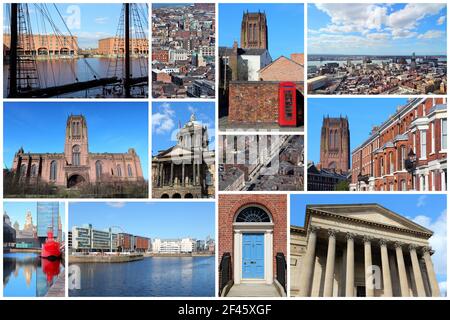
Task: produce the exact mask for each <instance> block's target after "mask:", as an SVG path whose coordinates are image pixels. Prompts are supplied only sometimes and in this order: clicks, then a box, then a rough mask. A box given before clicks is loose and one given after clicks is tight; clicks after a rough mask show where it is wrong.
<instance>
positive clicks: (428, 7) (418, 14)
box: [387, 3, 445, 29]
mask: <svg viewBox="0 0 450 320" xmlns="http://www.w3.org/2000/svg"><path fill="white" fill-rule="evenodd" d="M443 8H445V4H444V3H408V4H407V5H406V6H405V7H404V8H403V9H401V10H398V11H395V12H393V13H392V14H390V15H389V17H388V21H387V25H388V26H390V27H392V28H394V29H397V28H400V29H414V28H415V27H417V25H418V23H419V21H420V20H422V19H423V18H425V17H428V16H432V15H435V14H438V13H439V12H440V11H441V10H442V9H443Z"/></svg>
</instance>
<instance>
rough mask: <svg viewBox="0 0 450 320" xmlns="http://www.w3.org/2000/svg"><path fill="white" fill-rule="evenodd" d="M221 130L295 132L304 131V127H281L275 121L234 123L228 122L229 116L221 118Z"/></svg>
mask: <svg viewBox="0 0 450 320" xmlns="http://www.w3.org/2000/svg"><path fill="white" fill-rule="evenodd" d="M219 130H220V131H235V130H243V131H270V130H274V132H277V133H278V132H280V133H283V132H295V133H303V131H304V127H303V126H299V127H280V126H279V125H277V124H273V123H259V122H258V123H239V124H237V123H233V124H228V117H222V118H219Z"/></svg>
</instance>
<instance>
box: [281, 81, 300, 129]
mask: <svg viewBox="0 0 450 320" xmlns="http://www.w3.org/2000/svg"><path fill="white" fill-rule="evenodd" d="M278 124H279V125H280V126H289V127H295V126H297V89H296V87H295V83H293V82H280V84H279V87H278Z"/></svg>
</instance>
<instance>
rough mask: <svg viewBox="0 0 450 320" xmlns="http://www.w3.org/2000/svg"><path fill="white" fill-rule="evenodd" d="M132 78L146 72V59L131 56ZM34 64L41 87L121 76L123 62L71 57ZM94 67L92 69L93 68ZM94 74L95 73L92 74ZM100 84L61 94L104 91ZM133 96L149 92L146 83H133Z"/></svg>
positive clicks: (85, 95) (5, 81)
mask: <svg viewBox="0 0 450 320" xmlns="http://www.w3.org/2000/svg"><path fill="white" fill-rule="evenodd" d="M131 62H132V63H131V64H132V68H131V69H132V70H131V74H132V77H133V78H139V77H144V76H148V59H147V58H132V59H131ZM36 66H37V70H38V75H39V82H40V86H41V87H42V88H47V87H54V86H58V85H63V84H69V83H75V82H77V80H78V82H82V81H88V80H94V79H95V77H96V78H97V79H98V78H104V77H112V76H118V77H119V78H123V74H124V72H123V70H124V67H123V63H122V61H121V59H119V60H118V61H117V59H113V58H76V59H75V58H73V59H55V60H37V61H36ZM3 68H4V70H3V96H4V97H7V95H8V79H9V65H8V64H5V65H4V66H3ZM92 70H94V71H95V72H93V71H92ZM94 76H95V77H94ZM104 94H105V92H103V88H101V87H99V88H92V89H89V90H84V91H79V92H74V93H70V94H64V95H61V96H60V97H62V98H93V97H97V96H102V95H104ZM132 95H133V96H141V95H148V85H147V84H146V85H145V87H134V88H133V89H132Z"/></svg>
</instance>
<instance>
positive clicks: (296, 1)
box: [0, 0, 450, 302]
mask: <svg viewBox="0 0 450 320" xmlns="http://www.w3.org/2000/svg"><path fill="white" fill-rule="evenodd" d="M8 2H18V3H56V4H58V3H80V4H81V3H97V4H101V3H105V4H107V3H124V2H130V3H147V4H149V23H150V24H151V21H150V19H151V16H152V12H151V9H152V6H151V5H152V4H153V3H215V4H216V12H215V13H216V84H215V87H216V96H215V98H214V99H153V98H151V81H149V90H148V92H149V98H147V99H132V100H130V99H122V98H121V99H84V98H80V99H70V98H69V99H67V98H61V99H59V98H52V99H45V100H44V99H42V100H40V101H41V102H44V101H45V102H64V101H71V102H74V101H77V102H121V101H122V102H124V101H128V102H130V101H132V102H146V103H147V104H148V147H149V150H148V152H147V157H148V173H147V174H148V184H149V188H148V192H149V198H148V199H145V198H143V199H51V200H52V201H59V202H64V207H65V213H64V214H65V226H64V228H65V232H66V237H67V231H68V225H69V223H68V221H69V219H68V218H69V216H68V210H69V203H71V202H153V201H159V202H171V200H166V199H152V198H151V194H152V188H151V186H152V183H151V177H152V176H151V158H152V157H151V149H152V122H151V120H152V102H153V101H155V102H180V101H182V102H186V101H189V102H213V103H214V104H215V134H216V142H217V141H218V139H217V137H218V135H219V134H233V133H228V132H226V133H225V132H220V131H219V125H218V78H219V71H218V68H217V66H218V65H219V64H218V61H219V52H218V48H219V28H220V21H219V6H218V4H226V3H230V4H231V3H251V4H258V3H291V4H303V5H304V30H303V31H304V55H305V64H306V61H307V54H308V52H307V48H308V40H307V33H308V32H307V30H308V29H307V25H308V4H314V3H374V2H375V1H367V0H359V1H358V0H356V1H355V0H341V1H339V0H329V1H325V0H323V1H316V0H304V1H301V0H282V1H281V2H277V1H275V0H241V1H239V0H209V1H208V0H192V1H181V0H178V1H174V0H165V1H164V0H151V1H142V0H135V1H131V0H128V1H117V0H96V1H94V2H93V1H89V0H76V1H70V0H64V1H60V0H59V1H58V0H57V1H48V0H47V1H45V0H44V1H42V0H35V1H30V0H26V1H23V0H17V1H8ZM381 2H382V3H424V2H427V1H424V0H422V1H417V0H408V1H392V0H385V1H380V3H381ZM430 2H433V3H447V14H448V2H447V1H445V0H434V1H430ZM3 9H4V6H3V4H2V5H1V6H0V16H1V17H2V21H3ZM449 30H450V28H449V23H448V22H447V40H448V35H449ZM150 33H151V25H149V34H150ZM447 42H448V41H447ZM0 43H3V37H2V39H1V40H0ZM151 44H152V43H151V41H150V40H149V45H150V47H151ZM150 50H151V48H150ZM447 54H448V43H447ZM150 57H151V54H149V65H150ZM0 64H1V65H3V55H2V56H1V57H0ZM448 71H449V66H448V64H447V75H448ZM149 77H150V75H149ZM149 79H150V78H149ZM304 83H305V85H306V72H305V79H304ZM0 87H2V88H3V77H1V78H0ZM305 88H306V87H305ZM446 96H447V97H448V92H447V95H446ZM312 97H313V98H315V99H333V98H373V99H378V98H393V97H398V98H407V97H410V96H408V95H396V96H393V95H379V96H370V95H357V96H355V95H354V96H351V95H342V96H329V95H326V96H325V95H313V96H312ZM415 97H430V96H428V95H415ZM431 97H432V96H431ZM439 97H442V96H439ZM304 99H305V101H304V130H303V133H297V132H286V133H285V134H289V135H293V134H295V135H297V134H300V135H303V137H304V159H305V165H304V191H289V192H280V191H260V192H255V191H253V192H252V191H246V192H236V191H219V188H218V174H217V172H218V166H217V163H218V162H217V161H218V152H216V159H215V160H216V174H215V199H191V200H189V202H192V201H194V202H214V203H215V245H216V255H215V260H216V261H215V262H216V265H215V292H216V297H69V295H68V268H67V264H68V263H67V264H66V268H65V272H66V274H65V276H66V277H65V279H66V296H65V297H58V298H56V297H53V298H50V297H48V298H47V297H32V298H28V297H18V298H15V297H14V298H12V297H3V281H1V282H0V300H88V299H89V300H93V299H94V300H180V301H181V300H205V299H214V300H223V301H224V302H226V301H227V300H229V299H233V300H242V301H245V300H251V301H253V300H267V301H270V300H279V299H281V300H352V299H356V298H345V297H333V298H323V297H306V298H305V297H290V296H289V293H290V292H289V291H290V290H289V288H290V277H289V274H290V261H289V260H290V195H291V194H299V195H302V194H303V195H309V194H319V195H323V196H326V195H327V194H348V191H334V192H324V191H306V188H307V165H306V163H307V159H308V140H307V132H308V93H307V90H306V89H305V93H304ZM4 102H30V100H29V99H4V97H2V103H1V107H0V108H1V109H0V150H1V152H0V162H1V163H4V162H3V103H4ZM258 133H259V134H261V133H263V132H262V131H261V132H259V131H245V134H258ZM277 134H283V132H282V130H281V131H280V132H279V133H277ZM216 146H217V143H216ZM216 149H217V148H216ZM261 193H264V194H284V195H286V198H287V220H286V221H287V238H288V239H286V240H287V241H286V243H287V248H286V249H287V257H286V260H287V288H288V290H287V291H288V297H283V298H266V297H264V298H257V297H245V298H227V297H225V298H222V297H218V266H219V261H220V257H219V256H218V250H217V249H218V245H219V239H218V196H219V194H261ZM352 194H364V195H366V194H393V195H394V194H405V192H401V191H393V192H392V191H379V192H352ZM407 194H444V195H447V208H448V205H449V197H448V191H446V192H437V191H410V192H408V193H407ZM0 195H1V199H0V200H1V201H0V210H1V212H2V213H3V201H6V202H37V201H48V199H39V200H38V199H4V198H3V175H2V176H1V177H0ZM172 201H177V202H179V201H178V200H172ZM2 221H3V220H2ZM2 223H3V222H2ZM449 231H450V227H449V225H448V223H447V234H448V233H449ZM448 241H449V240H448V239H447V242H448ZM0 243H3V232H0ZM0 256H1V257H2V258H1V259H0V260H1V261H2V263H0V274H3V260H2V259H3V245H2V246H0ZM66 261H68V250H66ZM449 274H450V264H449V257H448V256H447V292H448V291H449V290H448V289H449V288H450V285H449V281H448V275H449ZM363 299H364V300H404V299H405V298H401V297H392V298H367V297H366V298H363ZM407 299H410V300H429V299H430V298H427V297H425V298H420V297H410V298H407ZM432 299H433V300H435V299H438V300H450V297H449V296H448V295H447V297H439V298H432Z"/></svg>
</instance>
